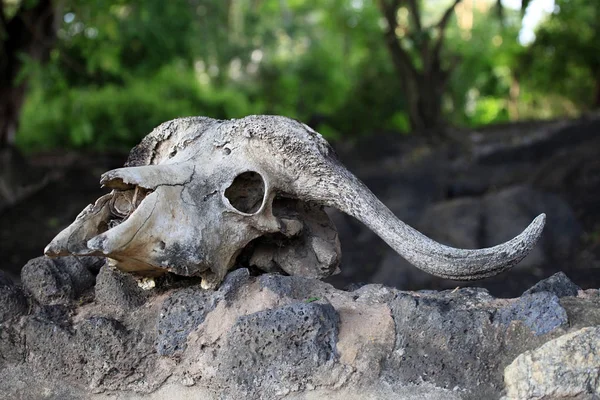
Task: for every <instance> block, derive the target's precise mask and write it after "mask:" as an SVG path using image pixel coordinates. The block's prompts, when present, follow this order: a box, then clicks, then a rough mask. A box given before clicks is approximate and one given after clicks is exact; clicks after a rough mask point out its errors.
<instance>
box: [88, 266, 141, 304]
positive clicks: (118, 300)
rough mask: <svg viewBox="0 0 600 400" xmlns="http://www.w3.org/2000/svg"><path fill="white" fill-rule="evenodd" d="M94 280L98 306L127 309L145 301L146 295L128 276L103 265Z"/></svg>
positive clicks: (130, 276)
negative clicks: (95, 281)
mask: <svg viewBox="0 0 600 400" xmlns="http://www.w3.org/2000/svg"><path fill="white" fill-rule="evenodd" d="M96 279H97V283H96V290H95V297H96V302H98V303H99V304H103V305H106V306H113V307H116V308H120V309H127V308H135V307H139V306H141V305H142V304H144V302H145V301H146V293H145V292H144V290H143V289H142V288H141V287H140V286H139V285H138V283H137V282H136V280H135V278H134V277H133V276H132V275H130V274H126V273H123V272H121V271H119V270H117V269H115V268H112V267H111V266H109V265H104V266H103V267H102V268H101V269H100V273H99V274H98V277H97V278H96Z"/></svg>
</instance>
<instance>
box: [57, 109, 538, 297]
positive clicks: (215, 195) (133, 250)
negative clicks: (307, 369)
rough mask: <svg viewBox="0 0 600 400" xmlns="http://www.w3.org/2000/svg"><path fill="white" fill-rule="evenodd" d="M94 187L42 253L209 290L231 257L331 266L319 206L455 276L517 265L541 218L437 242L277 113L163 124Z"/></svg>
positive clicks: (305, 267)
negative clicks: (89, 258) (98, 259)
mask: <svg viewBox="0 0 600 400" xmlns="http://www.w3.org/2000/svg"><path fill="white" fill-rule="evenodd" d="M101 183H102V184H103V185H104V186H106V187H108V188H110V189H112V192H111V193H110V194H108V195H105V196H103V197H101V198H99V199H98V200H97V201H96V203H95V204H94V205H90V206H88V207H87V208H86V209H84V210H83V211H82V213H81V214H80V215H79V216H78V217H77V219H76V220H75V222H73V224H71V225H70V226H69V227H67V228H66V229H65V230H64V231H62V232H61V233H59V234H58V236H56V238H54V240H52V242H51V243H50V244H49V245H48V246H47V247H46V250H45V253H46V254H47V255H49V256H62V255H67V254H74V255H84V256H85V255H94V256H97V255H100V256H106V257H108V258H109V259H110V260H111V261H112V262H113V263H114V264H115V265H116V266H117V267H118V268H120V269H122V270H124V271H131V272H136V273H138V274H143V275H157V274H161V273H164V272H166V271H170V272H173V273H175V274H179V275H185V276H202V277H203V278H204V279H205V283H206V284H210V285H212V286H216V285H218V284H219V283H220V282H221V281H222V279H223V278H224V277H225V275H226V273H227V271H228V270H229V269H230V268H232V267H233V266H234V265H235V263H236V261H245V262H246V263H249V264H250V265H254V266H257V267H259V268H261V269H264V270H266V271H273V270H283V271H285V272H287V273H289V274H299V275H305V276H310V277H317V278H321V277H325V276H328V275H330V274H332V273H333V272H335V271H336V270H337V267H338V265H339V262H340V253H341V252H340V244H339V240H338V237H337V232H336V230H335V227H334V226H333V223H332V222H331V221H330V220H329V218H328V217H327V214H326V213H325V212H324V211H323V206H329V207H334V208H337V209H339V210H341V211H343V212H345V213H347V214H349V215H351V216H353V217H355V218H357V219H358V220H360V221H361V222H363V223H364V224H365V225H367V226H368V227H369V228H371V229H372V230H373V231H374V232H376V233H377V234H378V235H379V236H380V237H381V238H382V239H383V240H385V241H386V242H387V243H388V244H389V245H390V246H391V247H392V248H393V249H394V250H396V251H397V252H398V253H399V254H400V255H401V256H402V257H404V258H405V259H406V260H408V261H409V262H411V263H412V264H413V265H415V266H416V267H418V268H420V269H422V270H424V271H426V272H428V273H430V274H433V275H436V276H440V277H443V278H449V279H457V280H473V279H481V278H485V277H488V276H492V275H495V274H498V273H500V272H502V271H505V270H507V269H509V268H511V267H512V266H513V265H515V264H517V263H518V262H519V261H521V260H522V259H523V258H524V257H525V256H526V255H527V254H528V253H529V252H530V250H531V249H532V248H533V246H534V245H535V243H536V242H537V240H538V239H539V237H540V235H541V233H542V230H543V227H544V221H545V215H544V214H541V215H540V216H538V217H537V218H536V219H535V220H534V221H533V222H532V223H531V225H529V227H527V229H525V230H524V231H523V232H522V233H521V234H520V235H519V236H517V237H515V238H514V239H512V240H510V241H508V242H506V243H503V244H500V245H498V246H494V247H491V248H486V249H480V250H464V249H456V248H452V247H448V246H444V245H442V244H439V243H437V242H435V241H433V240H431V239H429V238H427V237H426V236H424V235H422V234H421V233H419V232H418V231H416V230H415V229H413V228H411V227H410V226H408V225H406V224H404V223H403V222H402V221H400V220H399V219H398V218H396V217H395V216H394V214H393V213H392V212H391V211H390V210H389V209H388V208H387V207H386V206H385V205H384V204H383V203H381V202H380V201H379V200H378V199H377V198H376V197H375V195H373V193H371V191H370V190H369V189H368V188H367V187H366V186H365V185H364V184H363V183H362V182H361V181H359V180H358V179H357V178H356V177H355V176H354V175H352V174H351V173H350V172H349V171H348V170H347V169H346V168H344V166H343V165H341V163H340V162H339V161H338V160H337V158H336V156H335V154H334V152H333V150H332V149H331V147H330V146H329V144H328V143H327V142H326V141H325V139H323V137H322V136H321V135H320V134H318V133H317V132H315V131H314V130H312V129H311V128H309V127H308V126H306V125H304V124H302V123H300V122H298V121H295V120H292V119H289V118H285V117H278V116H249V117H246V118H242V119H239V120H230V121H218V120H214V119H210V118H205V117H194V118H181V119H176V120H173V121H169V122H166V123H164V124H162V125H160V126H159V127H157V128H156V129H155V130H154V131H152V133H150V134H149V135H148V136H146V137H145V138H144V139H143V140H142V142H141V143H140V144H139V145H138V146H136V147H135V148H134V149H133V150H132V151H131V153H130V155H129V159H128V161H127V163H126V166H125V168H119V169H115V170H112V171H109V172H107V173H105V174H104V175H103V176H102V178H101Z"/></svg>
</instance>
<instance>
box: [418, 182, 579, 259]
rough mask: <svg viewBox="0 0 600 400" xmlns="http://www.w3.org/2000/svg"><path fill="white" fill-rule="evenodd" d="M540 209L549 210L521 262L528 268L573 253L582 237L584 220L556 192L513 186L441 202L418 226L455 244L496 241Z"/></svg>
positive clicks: (482, 244)
mask: <svg viewBox="0 0 600 400" xmlns="http://www.w3.org/2000/svg"><path fill="white" fill-rule="evenodd" d="M540 213H546V214H547V216H548V220H547V223H546V228H545V231H544V234H543V236H542V237H541V239H540V242H539V243H538V245H537V246H536V247H535V248H534V249H533V250H532V251H531V253H530V254H529V255H528V256H527V257H525V259H524V260H523V261H522V262H521V263H520V264H519V265H518V266H517V267H516V268H520V269H527V268H533V267H540V266H542V265H544V264H547V263H549V262H559V261H562V260H565V259H567V258H569V257H570V256H571V255H572V254H573V252H574V250H575V248H576V245H577V243H578V242H579V238H580V236H581V232H582V230H581V226H580V224H579V223H578V222H577V218H576V217H575V214H574V212H573V210H572V209H571V207H570V206H569V205H568V204H567V203H566V202H565V201H564V200H562V199H561V198H560V197H558V196H557V195H554V194H551V193H543V192H539V191H536V190H534V189H532V188H530V187H528V186H513V187H509V188H507V189H504V190H501V191H499V192H495V193H490V194H488V195H486V196H484V197H480V198H463V199H456V200H450V201H446V202H441V203H438V204H436V205H434V206H431V207H430V208H429V209H427V210H426V211H425V213H424V214H423V217H422V219H421V221H420V222H419V224H418V225H417V227H418V228H419V229H421V230H422V231H423V232H424V233H425V234H426V235H429V236H431V237H432V238H433V239H436V240H439V241H441V242H443V243H445V244H448V245H451V246H454V247H470V248H481V247H491V246H494V245H497V244H498V243H502V242H504V241H506V240H508V239H510V238H511V237H514V235H515V234H518V233H519V232H520V231H521V230H522V229H523V227H525V226H527V224H528V223H529V221H531V218H534V217H535V216H536V215H538V214H540Z"/></svg>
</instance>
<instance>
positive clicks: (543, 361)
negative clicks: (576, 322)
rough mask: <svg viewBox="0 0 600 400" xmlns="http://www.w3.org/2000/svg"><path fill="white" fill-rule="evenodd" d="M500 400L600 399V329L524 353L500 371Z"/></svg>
mask: <svg viewBox="0 0 600 400" xmlns="http://www.w3.org/2000/svg"><path fill="white" fill-rule="evenodd" d="M504 380H505V382H506V397H505V398H504V399H506V400H509V399H532V398H535V399H582V400H583V399H597V398H599V397H600V327H598V326H596V327H589V328H583V329H581V330H578V331H576V332H571V333H568V334H566V335H563V336H560V337H559V338H556V339H554V340H551V341H549V342H547V343H545V344H544V345H542V346H541V347H539V348H537V349H535V350H530V351H526V352H525V353H523V354H521V355H520V356H518V357H517V358H516V359H515V360H514V361H513V363H512V364H510V365H509V366H508V367H506V369H505V370H504Z"/></svg>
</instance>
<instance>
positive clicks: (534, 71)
mask: <svg viewBox="0 0 600 400" xmlns="http://www.w3.org/2000/svg"><path fill="white" fill-rule="evenodd" d="M555 2H556V6H555V12H554V13H552V14H551V15H550V17H549V18H548V19H547V20H546V21H545V22H544V23H543V24H541V25H540V27H539V28H538V30H537V32H536V40H535V42H534V43H533V44H532V45H531V46H530V47H529V48H528V49H526V51H524V52H523V54H522V56H521V58H520V65H521V68H520V71H519V72H520V73H521V74H522V75H527V76H528V83H529V88H530V89H531V90H533V91H535V92H538V93H540V94H543V95H551V94H554V93H560V94H561V95H563V96H564V97H566V98H567V99H569V100H570V101H572V102H573V103H574V104H576V105H577V106H578V107H579V108H581V109H583V110H589V109H591V108H593V107H598V106H600V104H598V102H600V98H599V96H600V92H599V86H600V24H599V21H600V2H598V1H587V0H555Z"/></svg>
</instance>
